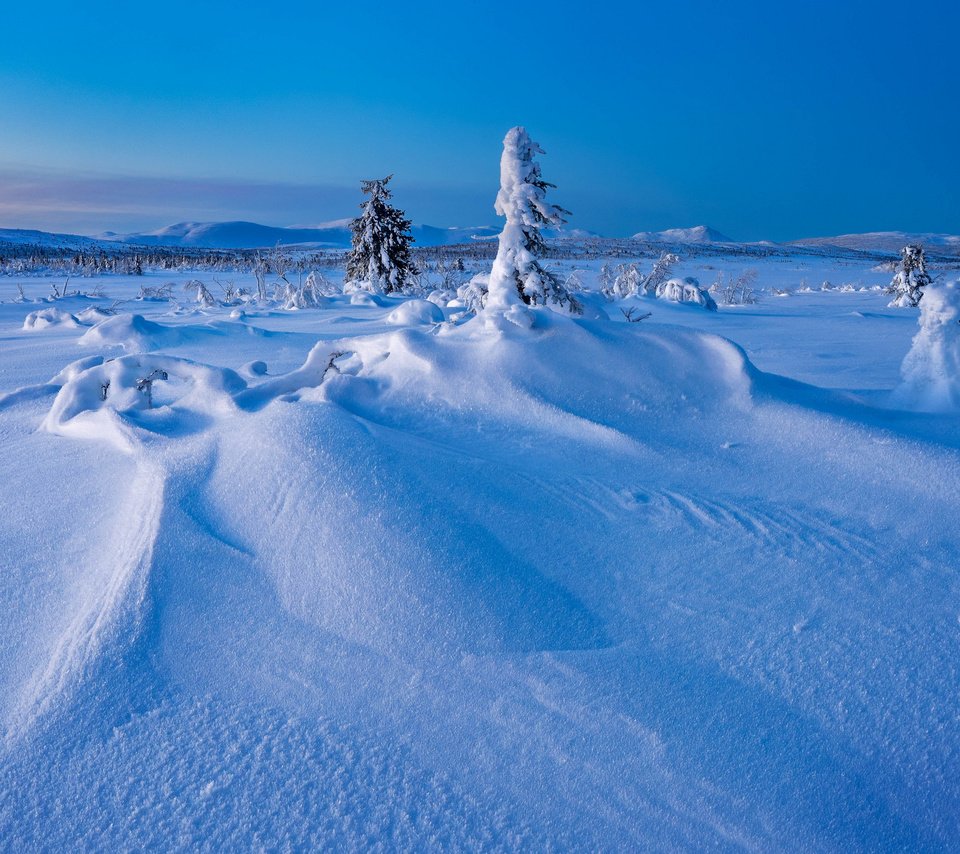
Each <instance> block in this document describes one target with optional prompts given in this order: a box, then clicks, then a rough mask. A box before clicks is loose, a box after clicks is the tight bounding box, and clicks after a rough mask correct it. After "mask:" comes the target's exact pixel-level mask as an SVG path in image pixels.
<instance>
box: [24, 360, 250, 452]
mask: <svg viewBox="0 0 960 854" xmlns="http://www.w3.org/2000/svg"><path fill="white" fill-rule="evenodd" d="M57 380H60V381H61V382H62V383H63V384H62V386H61V388H60V390H59V392H58V393H57V396H56V397H55V398H54V401H53V405H52V406H51V408H50V411H49V413H48V414H47V416H46V418H45V419H44V421H43V423H42V425H41V428H42V429H43V430H45V431H47V432H49V433H55V434H58V435H63V436H74V437H77V438H92V439H97V438H112V439H113V440H114V441H115V442H116V444H118V445H119V446H120V447H121V448H123V449H124V450H130V449H131V448H132V447H134V446H135V444H136V443H135V442H134V440H133V438H132V437H133V428H135V427H136V426H147V425H149V421H146V420H144V419H143V418H140V417H138V416H139V415H141V414H143V413H146V412H150V411H153V410H156V409H166V410H168V413H167V414H168V415H169V414H171V413H170V412H169V411H171V410H172V415H173V417H172V418H167V419H166V423H164V424H157V425H155V426H158V427H163V428H164V429H171V430H172V432H173V433H180V432H184V430H187V429H189V428H190V426H191V425H190V419H189V418H185V415H187V414H190V415H192V416H195V415H196V414H198V413H202V414H206V415H211V414H216V415H223V414H226V413H229V412H232V411H235V410H236V405H235V403H234V395H236V394H237V393H238V392H240V391H242V390H243V389H244V388H246V385H247V384H246V382H245V381H244V380H243V379H242V378H241V377H240V376H239V375H238V374H236V373H235V372H234V371H231V370H226V369H223V368H214V367H210V366H208V365H201V364H198V363H196V362H192V361H190V360H188V359H179V358H176V357H174V356H158V355H146V354H142V355H131V356H122V357H121V358H119V359H110V360H108V361H102V360H101V359H99V358H96V357H95V359H94V360H89V359H81V360H80V361H79V362H76V363H74V364H73V365H71V366H68V367H67V368H66V369H65V370H64V371H63V372H61V374H60V375H58V377H57V378H55V380H54V382H56V381H57ZM155 420H158V419H155Z"/></svg>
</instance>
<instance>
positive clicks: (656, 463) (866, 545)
mask: <svg viewBox="0 0 960 854" xmlns="http://www.w3.org/2000/svg"><path fill="white" fill-rule="evenodd" d="M378 299H379V301H380V302H382V301H383V299H382V298H378ZM877 299H878V300H879V299H881V298H879V297H877ZM346 302H347V301H346V300H340V301H339V303H337V304H336V306H335V307H333V308H325V309H324V310H322V311H316V312H312V311H311V310H309V309H305V310H303V311H300V312H296V313H295V315H296V316H297V317H296V323H298V324H302V325H301V326H300V327H299V328H301V329H304V328H309V329H310V330H312V331H313V332H315V334H313V335H312V337H310V339H309V340H311V341H313V342H315V343H314V345H313V347H312V349H310V350H309V353H307V355H306V357H305V358H304V355H303V353H304V350H301V351H299V352H298V353H297V355H296V358H295V360H294V359H293V357H292V355H291V353H292V352H293V351H294V350H295V348H296V347H297V346H300V343H299V342H301V340H302V339H301V338H298V337H296V335H294V334H293V333H292V332H280V331H268V330H267V329H266V328H264V329H262V330H260V332H259V333H251V332H249V331H248V330H249V329H250V328H251V327H250V325H249V324H248V323H247V320H248V319H249V318H248V317H243V318H239V317H238V318H237V319H236V320H237V322H232V323H227V322H225V321H216V320H212V319H210V318H207V317H197V318H189V317H187V318H178V319H176V320H166V321H163V322H161V321H159V320H156V321H155V320H152V319H150V320H148V319H147V318H141V320H142V321H143V322H142V323H141V322H140V321H138V320H136V319H135V318H136V316H129V315H128V316H127V317H126V318H125V319H122V318H123V316H122V315H118V316H117V318H113V319H111V320H112V321H114V322H111V321H107V322H106V323H102V324H101V325H100V326H99V327H94V329H96V328H99V329H100V332H99V333H98V335H99V336H100V338H99V341H98V342H93V343H91V342H90V341H88V342H85V343H86V345H89V347H91V348H93V349H95V350H96V349H99V350H100V351H101V352H99V353H93V354H91V355H88V356H86V357H85V358H84V359H81V360H79V361H76V362H72V363H71V364H69V365H68V366H67V367H66V368H65V369H63V370H60V371H59V373H58V374H57V375H56V376H53V377H52V378H50V379H46V376H49V374H45V375H44V379H43V381H40V382H38V383H37V384H36V385H28V386H24V387H22V388H20V389H18V390H17V391H14V392H10V393H8V394H6V395H4V396H3V397H0V419H2V420H0V430H4V431H6V432H5V433H4V437H5V438H6V439H7V441H6V442H4V443H0V477H3V478H5V479H6V482H8V483H11V484H15V486H14V487H12V490H11V491H12V493H15V492H16V491H17V490H22V491H23V492H24V494H27V495H31V494H33V496H34V497H33V498H31V499H30V501H28V502H27V507H26V508H25V510H24V511H23V512H22V513H21V514H20V518H16V517H14V516H13V515H11V516H10V517H9V518H2V519H0V553H3V554H7V555H10V556H11V561H12V565H11V567H10V568H9V570H8V571H7V572H6V573H4V574H0V604H2V605H4V606H5V607H6V610H7V612H8V613H9V614H10V618H9V620H8V623H9V625H5V626H2V627H0V650H3V651H4V655H3V656H0V713H2V714H3V722H4V729H5V732H6V736H7V740H6V753H5V754H4V755H3V760H2V763H0V826H2V827H3V828H4V831H5V838H6V839H8V840H10V841H11V844H19V847H64V848H68V847H69V848H75V847H78V846H79V847H88V848H103V847H120V848H126V847H137V846H146V847H150V846H157V845H159V846H167V847H185V848H189V847H196V846H197V845H198V844H201V843H202V842H206V843H208V844H211V845H214V846H217V847H223V848H236V847H239V848H249V847H267V848H273V847H280V848H283V847H291V848H303V847H346V848H369V847H374V848H376V847H386V848H398V849H404V850H413V849H438V848H442V849H444V850H445V849H459V848H494V849H503V848H507V849H513V848H520V847H547V848H549V847H555V848H578V849H636V848H660V849H678V848H680V849H684V848H702V847H707V846H711V847H719V848H724V849H726V848H761V849H783V848H787V849H792V848H800V849H821V848H842V849H866V850H870V849H873V850H875V849H879V848H899V849H918V848H926V849H936V848H950V847H954V846H955V844H956V843H958V842H960V825H958V822H957V819H956V816H957V815H960V785H958V783H957V779H958V778H957V775H956V774H954V773H953V765H952V763H953V757H955V756H956V752H957V745H958V744H960V726H958V723H957V721H958V719H960V718H958V714H957V710H958V705H957V697H956V690H955V689H956V684H957V679H958V677H960V674H958V670H957V664H956V662H957V661H960V655H958V654H960V634H958V632H957V619H958V614H960V601H958V598H957V592H956V583H955V582H956V580H955V577H954V576H955V572H954V571H953V569H952V567H953V566H954V565H955V559H956V554H957V553H958V542H957V539H956V534H955V526H954V520H955V518H956V515H957V513H958V512H960V460H958V457H957V452H956V449H955V447H954V446H953V445H951V444H950V443H949V442H947V441H944V440H942V437H943V436H947V435H948V434H949V432H950V431H949V429H948V428H949V427H950V425H949V424H948V425H947V426H946V427H943V428H942V430H941V431H940V432H939V433H938V432H937V430H939V429H940V428H934V427H928V426H925V425H926V422H925V421H923V420H921V419H923V418H926V416H922V415H920V414H917V413H910V412H899V411H894V410H884V409H880V408H878V407H876V406H872V405H870V404H869V403H868V402H867V401H866V399H865V398H864V397H863V396H861V395H858V394H855V393H853V392H846V391H845V392H828V391H826V390H824V389H821V388H817V387H815V386H812V385H803V384H801V383H798V382H796V381H793V380H788V379H786V378H783V377H779V376H776V375H774V374H770V373H765V372H763V371H760V370H758V369H757V368H756V367H755V366H754V365H753V363H752V362H751V360H750V358H748V356H747V354H746V352H745V351H744V350H743V349H741V348H740V347H739V346H737V345H736V344H734V343H732V342H731V341H729V340H727V339H726V338H723V337H720V336H717V335H713V334H708V333H706V332H702V331H697V330H693V329H683V328H680V327H677V326H668V325H663V324H659V325H654V324H653V323H652V322H650V321H645V322H644V323H626V322H623V323H619V322H610V321H609V320H595V321H586V320H583V319H579V318H571V317H569V316H564V315H560V314H557V313H554V312H551V311H549V310H546V309H541V308H526V307H525V308H524V323H522V324H517V323H514V322H511V321H510V319H509V318H506V317H503V316H501V317H499V318H494V319H493V320H490V319H489V318H486V319H485V318H482V317H481V318H478V319H474V320H470V321H467V322H463V323H459V324H452V323H449V322H442V318H440V317H439V315H437V314H435V313H434V311H433V309H436V310H437V311H441V310H440V309H439V308H437V307H436V306H435V305H433V304H432V303H427V304H426V305H429V306H430V309H427V308H426V307H425V305H423V304H420V303H417V302H413V303H410V304H409V307H408V308H406V309H403V310H400V309H399V308H398V306H397V304H395V303H394V302H389V303H386V304H383V305H381V304H379V302H378V300H377V299H374V298H371V303H372V304H370V305H361V304H355V305H346ZM655 310H657V311H671V312H675V313H676V315H675V316H676V317H678V318H679V317H694V316H697V317H701V318H705V320H704V323H710V324H717V326H716V327H715V328H720V327H719V324H720V323H722V322H723V321H724V309H721V310H720V311H719V312H710V313H709V314H708V313H707V312H697V311H692V310H691V311H686V310H684V307H682V306H669V305H666V306H665V307H664V308H663V309H660V308H658V307H657V306H655ZM254 311H255V310H254V309H253V308H251V309H250V312H251V314H250V317H252V316H254V314H253V313H254ZM286 314H288V313H285V315H286ZM22 316H23V315H22V314H21V315H20V316H19V317H20V318H22ZM390 316H393V317H394V321H391V320H390V319H389V317H390ZM861 320H862V321H864V322H867V319H866V318H861ZM398 321H399V322H400V324H401V325H399V326H397V325H394V324H395V323H396V322H398ZM20 322H21V321H20V319H18V320H17V325H18V326H19V324H20ZM258 322H262V323H263V324H264V326H265V327H266V326H267V325H268V324H278V325H279V324H280V323H281V322H288V321H286V320H285V319H284V318H281V319H280V320H277V319H276V318H274V317H270V316H266V314H265V313H264V316H263V317H262V318H261V320H260V321H258ZM290 322H292V321H290ZM851 322H852V321H851ZM364 323H366V324H368V327H367V331H365V330H364ZM147 324H150V325H147ZM306 324H312V326H309V327H306V326H305V325H306ZM336 330H347V333H346V336H345V337H337V338H335V337H333V336H334V335H338V336H340V335H342V334H343V333H341V332H337V331H336ZM87 334H90V333H89V332H88V333H87ZM22 335H23V337H24V338H28V339H29V340H31V341H32V340H35V336H33V335H32V334H30V333H25V332H24V333H22ZM137 336H140V337H139V338H138V337H137ZM78 337H79V332H76V333H74V336H73V337H72V338H70V339H69V340H66V341H65V343H64V344H63V347H65V348H66V347H69V348H72V349H64V350H62V351H61V352H64V353H67V354H69V353H71V352H72V353H73V354H74V355H75V354H76V352H77V348H76V343H75V341H76V338H78ZM303 337H307V336H303ZM249 340H253V341H254V343H255V344H256V345H257V348H256V350H257V352H256V353H255V354H253V355H256V356H257V357H256V358H252V355H251V353H250V351H249V349H248V343H249ZM217 343H219V344H220V345H222V347H223V349H222V353H223V356H224V358H223V359H221V360H219V361H217V360H213V359H210V358H209V356H208V354H209V353H211V352H216V351H214V350H213V349H212V346H213V345H214V344H217ZM118 344H121V345H123V346H124V347H125V348H127V349H125V350H123V351H121V352H120V355H118V350H117V345H118ZM134 348H136V349H140V350H142V352H132V350H133V349H134ZM172 348H176V351H177V355H173V354H170V353H168V352H165V351H166V350H167V349H172ZM291 348H292V349H291ZM198 353H199V354H202V356H201V357H199V358H198V357H195V354H198ZM69 358H72V357H70V356H69V355H68V356H67V358H66V359H64V362H66V361H67V359H69ZM284 360H285V361H284ZM62 364H63V362H61V363H60V365H62ZM291 364H294V365H298V367H294V368H292V369H290V365H291ZM60 365H58V366H57V370H59V368H60ZM280 365H285V366H286V367H278V366H280ZM50 373H52V371H51V372H50ZM948 417H949V416H942V418H948ZM937 423H938V424H939V423H941V422H937ZM950 423H951V424H952V422H950ZM38 425H39V426H41V427H42V429H41V430H39V431H38V430H36V427H37V426H38ZM924 430H927V431H928V432H926V433H924V432H923V431H924ZM31 458H36V459H37V460H38V461H39V462H38V463H37V464H36V465H35V466H33V467H32V468H30V467H25V466H24V463H23V461H24V460H29V459H31ZM71 460H72V461H73V462H72V463H70V462H69V461H71ZM71 466H72V467H71ZM33 481H37V482H38V483H41V484H42V485H43V488H44V489H47V490H51V491H55V490H56V489H57V488H58V486H57V484H60V485H62V484H63V483H69V484H71V485H72V488H71V489H69V490H66V491H65V495H64V506H63V512H62V513H58V512H57V506H56V502H54V503H53V506H52V508H51V510H50V512H49V513H48V514H44V513H43V512H42V509H41V508H38V507H36V506H34V505H36V504H38V503H39V502H38V501H37V500H36V495H35V493H31V491H30V490H31V487H30V486H29V484H31V483H32V482H33ZM78 493H83V494H89V496H90V500H88V501H85V500H83V497H82V496H81V495H78ZM921 506H922V507H923V508H924V511H923V514H922V517H921V516H920V515H918V514H913V513H908V512H903V508H910V507H921ZM24 528H26V529H27V530H29V531H32V532H35V533H34V534H33V536H35V537H36V539H37V540H38V541H41V542H46V541H47V540H49V539H50V538H51V537H53V536H55V538H56V541H57V544H58V546H57V548H56V549H55V550H54V555H53V556H51V554H47V555H46V557H38V556H36V555H34V552H35V551H36V550H37V548H36V547H31V546H30V545H29V543H26V541H25V540H24V535H23V529H24ZM54 530H55V534H53V533H51V531H54ZM931 532H936V533H931ZM59 544H62V545H59ZM21 564H22V567H21ZM43 568H45V569H43ZM28 570H29V571H30V573H29V574H25V573H27V571H28ZM25 579H29V580H25ZM16 585H19V586H16ZM24 585H27V587H24ZM23 589H29V590H32V591H35V592H36V595H31V596H29V597H28V596H26V594H24V593H23ZM18 597H19V598H18ZM11 605H12V607H11ZM13 650H15V651H17V655H16V656H15V655H13V654H12V652H11V651H13Z"/></svg>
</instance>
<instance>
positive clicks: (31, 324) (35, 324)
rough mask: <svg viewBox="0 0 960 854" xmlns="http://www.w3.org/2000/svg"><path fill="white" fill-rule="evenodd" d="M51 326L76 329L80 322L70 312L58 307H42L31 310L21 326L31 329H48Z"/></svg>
mask: <svg viewBox="0 0 960 854" xmlns="http://www.w3.org/2000/svg"><path fill="white" fill-rule="evenodd" d="M51 326H65V327H67V328H71V329H76V328H77V327H78V326H80V323H79V321H78V320H77V318H76V317H74V316H73V315H72V314H70V313H69V312H67V311H62V310H61V309H59V308H42V309H40V310H39V311H31V312H30V314H28V315H27V316H26V317H25V318H24V320H23V328H24V329H29V330H33V331H38V330H40V329H48V328H50V327H51Z"/></svg>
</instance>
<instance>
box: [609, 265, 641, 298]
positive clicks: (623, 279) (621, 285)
mask: <svg viewBox="0 0 960 854" xmlns="http://www.w3.org/2000/svg"><path fill="white" fill-rule="evenodd" d="M607 278H608V281H609V284H608V285H606V286H601V293H602V294H603V295H604V296H605V297H606V298H607V299H609V300H618V299H626V298H627V297H633V296H637V295H638V294H640V293H642V292H643V291H644V287H643V285H644V282H645V281H646V276H644V275H643V273H641V272H640V271H639V270H638V269H637V265H636V264H620V265H619V266H618V267H617V272H616V274H615V275H613V276H612V277H610V276H608V277H607ZM611 278H612V281H611V280H610V279H611Z"/></svg>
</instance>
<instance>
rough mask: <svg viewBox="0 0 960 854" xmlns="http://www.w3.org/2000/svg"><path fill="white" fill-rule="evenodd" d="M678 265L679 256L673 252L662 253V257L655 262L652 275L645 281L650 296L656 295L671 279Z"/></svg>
mask: <svg viewBox="0 0 960 854" xmlns="http://www.w3.org/2000/svg"><path fill="white" fill-rule="evenodd" d="M678 263H680V256H679V255H675V254H674V253H673V252H663V253H661V255H660V257H659V258H657V260H656V261H655V262H654V264H653V269H652V270H651V271H650V274H649V275H648V276H647V277H646V278H645V279H644V280H643V287H644V290H645V291H646V292H647V293H648V294H655V293H656V292H657V288H659V287H660V286H661V285H662V284H663V283H664V282H665V281H667V279H669V278H670V273H671V272H672V270H673V267H674V265H675V264H678Z"/></svg>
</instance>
